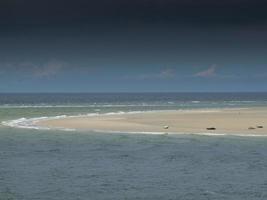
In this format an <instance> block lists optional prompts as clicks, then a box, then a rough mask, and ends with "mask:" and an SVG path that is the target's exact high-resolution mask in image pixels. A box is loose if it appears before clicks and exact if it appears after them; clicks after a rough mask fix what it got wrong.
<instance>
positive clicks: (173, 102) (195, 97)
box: [0, 93, 267, 200]
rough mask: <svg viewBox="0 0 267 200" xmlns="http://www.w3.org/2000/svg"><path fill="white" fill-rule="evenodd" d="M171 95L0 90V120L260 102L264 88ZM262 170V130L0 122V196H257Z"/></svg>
mask: <svg viewBox="0 0 267 200" xmlns="http://www.w3.org/2000/svg"><path fill="white" fill-rule="evenodd" d="M151 95H153V96H151ZM179 95H180V94H179ZM179 95H178V94H176V95H175V94H170V95H169V97H168V98H163V99H162V95H155V94H147V96H146V97H142V95H139V96H140V97H139V98H136V99H134V101H133V97H132V96H131V95H128V96H127V95H126V96H123V97H122V96H119V95H116V97H114V96H113V97H112V98H111V97H110V96H108V95H107V96H94V97H90V98H91V99H90V98H89V100H88V95H85V96H84V95H80V96H79V95H78V96H77V94H76V96H72V95H69V97H68V95H66V94H65V96H60V97H57V96H55V95H54V96H53V95H49V96H43V97H42V98H40V97H38V98H40V99H39V100H37V97H36V96H32V95H25V96H23V97H21V96H12V97H10V96H5V97H3V96H1V95H0V97H1V98H0V99H1V100H0V102H1V105H0V120H1V121H7V120H14V119H19V118H23V117H24V118H25V117H26V118H31V117H42V116H57V115H77V114H87V113H107V112H118V111H124V112H127V111H140V110H142V111H144V110H155V109H158V110H161V109H177V108H178V109H188V108H189V109H192V108H195V107H199V108H209V107H210V106H211V105H212V107H214V105H217V107H233V106H236V107H242V106H243V107H247V106H264V105H265V102H266V94H257V95H255V94H254V93H253V94H246V95H245V94H242V95H240V94H239V95H238V94H237V95H233V94H224V95H223V98H222V96H220V95H221V94H219V95H217V96H216V95H215V97H216V98H215V97H213V99H212V98H211V97H210V95H208V94H207V95H206V96H205V95H204V96H201V95H199V94H191V97H190V98H189V97H187V98H188V99H184V100H181V99H179ZM180 96H182V98H185V97H184V96H183V95H180ZM218 96H220V97H218ZM180 98H181V97H180ZM70 99H72V100H70ZM73 99H74V100H73ZM92 99H94V100H95V101H92ZM111 99H113V100H111ZM177 99H178V100H177ZM233 99H235V100H233ZM242 99H245V100H242ZM207 102H209V103H207ZM212 103H213V104H212ZM229 104H234V105H229ZM127 105H128V106H127ZM185 105H186V106H185ZM215 107H216V106H215ZM266 171H267V137H266V138H265V137H237V136H212V137H211V136H197V135H169V136H166V135H136V134H127V133H125V134H124V133H117V134H116V133H113V134H111V133H93V132H89V131H88V132H78V131H73V132H66V131H60V130H32V129H20V128H14V127H6V126H3V125H2V126H0V200H7V199H10V200H12V199H18V200H37V199H38V200H39V199H40V200H47V199H51V200H73V199H80V200H87V199H101V200H102V199H151V200H152V199H153V200H154V199H185V200H187V199H188V200H189V199H197V200H202V199H203V200H204V199H233V200H246V199H249V200H251V199H253V200H254V199H255V200H258V199H259V200H262V199H267V173H266Z"/></svg>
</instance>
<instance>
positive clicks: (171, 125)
mask: <svg viewBox="0 0 267 200" xmlns="http://www.w3.org/2000/svg"><path fill="white" fill-rule="evenodd" d="M34 125H36V126H38V127H43V128H44V129H61V130H64V129H66V130H80V131H95V132H114V133H143V134H199V135H242V136H267V129H266V127H267V108H266V107H261V108H259V107H257V108H214V109H192V110H176V111H148V112H132V113H116V114H115V113H114V114H110V115H107V114H99V115H95V116H70V117H64V118H57V119H49V118H47V119H44V120H40V121H36V122H34ZM164 126H168V128H167V129H165V128H164ZM257 126H262V128H258V127H257ZM210 127H212V128H215V129H216V130H207V128H210ZM250 128H251V129H250ZM252 128H253V129H252Z"/></svg>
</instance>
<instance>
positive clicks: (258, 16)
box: [0, 0, 267, 30]
mask: <svg viewBox="0 0 267 200" xmlns="http://www.w3.org/2000/svg"><path fill="white" fill-rule="evenodd" d="M266 8H267V4H266V1H260V0H254V1H251V0H243V1H241V0H225V1H211V0H202V1H199V0H189V1H188V0H180V1H175V0H153V1H152V0H136V1H125V0H124V1H123V0H113V1H111V0H98V1H87V0H76V1H74V0H64V1H63V0H46V1H36V0H25V1H21V0H3V1H1V2H0V18H1V26H2V27H5V28H20V29H23V30H25V29H27V28H28V29H30V28H34V27H39V26H44V27H50V28H53V27H54V28H56V27H57V26H60V27H73V26H74V27H75V26H76V27H80V26H86V25H93V26H96V25H98V26H99V24H111V25H114V26H115V25H116V26H119V25H121V24H128V25H131V24H140V25H147V24H171V25H173V26H180V25H183V26H191V25H194V26H224V27H228V26H233V25H262V24H264V25H265V23H266V20H267V14H266Z"/></svg>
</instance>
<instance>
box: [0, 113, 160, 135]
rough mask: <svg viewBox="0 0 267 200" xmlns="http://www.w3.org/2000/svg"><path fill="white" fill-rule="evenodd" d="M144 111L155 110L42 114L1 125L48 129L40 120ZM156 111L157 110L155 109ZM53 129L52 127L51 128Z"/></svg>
mask: <svg viewBox="0 0 267 200" xmlns="http://www.w3.org/2000/svg"><path fill="white" fill-rule="evenodd" d="M144 112H155V111H129V112H125V111H118V112H108V113H88V114H80V115H58V116H43V117H34V118H25V117H23V118H19V119H15V120H8V121H2V123H1V124H2V125H4V126H8V127H13V128H24V129H36V130H50V129H51V128H49V127H44V126H40V125H37V123H38V122H40V121H45V120H53V119H64V118H74V117H94V116H102V115H103V116H108V115H122V114H138V113H144ZM157 112H158V111H157ZM53 129H54V128H53ZM58 129H61V130H68V131H69V130H75V129H65V128H58Z"/></svg>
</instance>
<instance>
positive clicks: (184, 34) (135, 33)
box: [0, 0, 267, 92]
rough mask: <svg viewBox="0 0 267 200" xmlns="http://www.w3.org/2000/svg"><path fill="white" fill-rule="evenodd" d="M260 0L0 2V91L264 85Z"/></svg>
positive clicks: (266, 56) (266, 26)
mask: <svg viewBox="0 0 267 200" xmlns="http://www.w3.org/2000/svg"><path fill="white" fill-rule="evenodd" d="M266 10H267V3H264V1H260V0H254V1H248V0H243V1H242V0H224V1H214V0H213V1H212V0H202V1H201V0H190V1H189V0H180V1H175V0H135V1H125V0H98V1H90V0H75V1H74V0H72V1H71V0H64V1H63V0H46V1H38V0H24V1H21V0H1V1H0V92H144V91H152V92H155V91H159V92H168V91H176V92H186V91H187V92H192V91H267V37H266V35H267V12H266Z"/></svg>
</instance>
